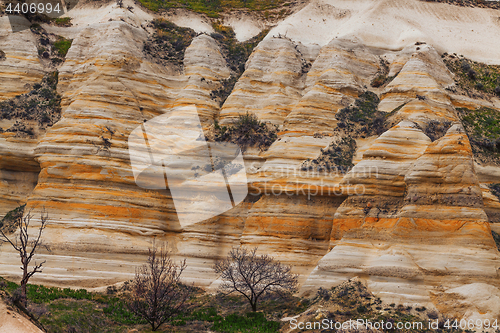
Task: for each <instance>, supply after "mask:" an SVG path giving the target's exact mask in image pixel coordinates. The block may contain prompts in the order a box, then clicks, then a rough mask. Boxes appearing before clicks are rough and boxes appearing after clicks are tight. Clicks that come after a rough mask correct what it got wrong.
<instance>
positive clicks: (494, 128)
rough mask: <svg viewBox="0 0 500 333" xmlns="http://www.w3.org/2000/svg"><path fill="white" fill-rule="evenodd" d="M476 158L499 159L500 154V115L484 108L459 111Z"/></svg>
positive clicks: (461, 109) (460, 109)
mask: <svg viewBox="0 0 500 333" xmlns="http://www.w3.org/2000/svg"><path fill="white" fill-rule="evenodd" d="M457 111H458V113H459V116H460V118H461V120H462V124H463V126H464V128H465V131H466V132H467V135H468V136H469V141H470V143H471V146H472V151H473V152H474V154H475V155H476V156H479V157H482V159H483V160H484V158H488V159H492V158H495V159H498V157H499V155H498V153H499V152H500V113H499V112H498V111H496V110H493V109H489V108H486V107H482V108H479V109H476V110H468V109H463V108H459V109H457Z"/></svg>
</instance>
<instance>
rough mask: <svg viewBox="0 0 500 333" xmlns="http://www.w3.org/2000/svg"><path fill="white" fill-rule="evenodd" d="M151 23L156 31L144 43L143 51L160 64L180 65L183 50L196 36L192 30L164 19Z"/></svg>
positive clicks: (182, 58)
mask: <svg viewBox="0 0 500 333" xmlns="http://www.w3.org/2000/svg"><path fill="white" fill-rule="evenodd" d="M152 24H153V26H154V27H155V29H156V32H155V33H154V34H153V36H152V37H150V38H149V39H148V40H147V41H146V42H145V43H144V47H143V50H144V52H145V53H146V54H148V55H150V56H151V57H153V58H154V59H155V60H156V61H157V62H159V63H161V64H164V65H165V64H167V63H170V64H172V63H173V64H175V65H177V66H179V67H182V65H183V60H184V52H185V51H186V48H187V47H188V46H189V45H190V44H191V41H192V40H193V38H194V37H195V36H196V33H195V32H194V30H193V29H189V28H182V27H179V26H177V25H175V24H174V23H172V22H170V21H167V20H164V19H155V20H153V21H152Z"/></svg>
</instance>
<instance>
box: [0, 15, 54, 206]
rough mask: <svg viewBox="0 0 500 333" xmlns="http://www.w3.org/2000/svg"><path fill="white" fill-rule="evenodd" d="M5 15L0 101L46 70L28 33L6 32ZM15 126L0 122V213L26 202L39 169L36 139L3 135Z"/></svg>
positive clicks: (0, 27)
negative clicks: (35, 154)
mask: <svg viewBox="0 0 500 333" xmlns="http://www.w3.org/2000/svg"><path fill="white" fill-rule="evenodd" d="M9 27H10V22H9V19H8V18H7V16H3V17H0V50H1V51H3V53H4V54H5V56H4V57H3V59H0V73H2V74H1V76H2V79H1V80H0V102H2V101H6V100H9V99H11V98H13V97H14V96H17V95H20V94H23V93H26V92H28V91H30V90H31V89H32V86H33V84H35V83H38V82H40V81H41V79H42V77H43V75H44V74H45V69H44V68H43V66H42V65H41V64H40V62H39V60H38V55H37V48H36V38H35V37H34V36H33V34H32V33H31V32H29V31H22V32H19V33H17V34H15V35H14V34H12V33H9V32H8V28H9ZM14 123H15V120H14V119H1V120H0V127H1V128H2V133H0V142H1V144H0V150H1V153H0V155H1V156H2V157H1V159H0V197H1V200H0V214H1V215H2V216H3V215H5V214H6V213H7V212H8V211H10V210H12V209H14V208H15V207H17V206H19V205H21V204H23V203H25V202H26V198H27V196H28V195H29V194H30V193H31V192H32V191H33V188H34V187H35V185H36V183H37V178H38V173H39V171H40V167H39V165H38V163H37V162H36V161H35V158H34V149H35V147H36V145H37V142H38V140H37V139H36V138H30V137H26V136H23V137H21V136H19V135H16V134H15V133H9V132H4V130H5V129H7V128H9V127H11V126H12V125H13V124H14Z"/></svg>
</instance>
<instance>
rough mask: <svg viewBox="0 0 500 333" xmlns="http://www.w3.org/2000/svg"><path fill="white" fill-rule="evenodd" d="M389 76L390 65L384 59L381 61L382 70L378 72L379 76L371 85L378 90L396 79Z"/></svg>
mask: <svg viewBox="0 0 500 333" xmlns="http://www.w3.org/2000/svg"><path fill="white" fill-rule="evenodd" d="M388 75H389V63H388V62H387V61H386V60H384V59H380V70H379V71H378V73H377V76H376V77H375V78H374V79H373V80H372V82H371V83H370V85H371V86H372V87H374V88H378V87H381V86H383V85H385V84H387V83H389V82H391V81H392V80H393V79H394V78H395V77H396V76H388Z"/></svg>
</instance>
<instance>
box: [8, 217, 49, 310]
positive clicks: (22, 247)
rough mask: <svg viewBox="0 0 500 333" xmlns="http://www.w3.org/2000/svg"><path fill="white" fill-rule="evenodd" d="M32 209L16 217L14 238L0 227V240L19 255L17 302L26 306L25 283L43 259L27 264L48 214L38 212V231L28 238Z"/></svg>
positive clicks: (37, 243)
mask: <svg viewBox="0 0 500 333" xmlns="http://www.w3.org/2000/svg"><path fill="white" fill-rule="evenodd" d="M32 211H33V209H30V210H29V211H28V213H27V214H26V215H25V216H24V217H23V216H22V215H20V216H18V217H17V220H16V222H15V223H16V224H17V228H16V229H19V234H18V235H15V238H14V239H10V238H9V237H7V235H5V233H4V232H3V231H2V230H1V229H0V242H4V243H9V244H10V245H11V246H12V247H13V248H14V250H16V251H17V252H18V253H19V256H20V257H21V270H22V271H23V278H22V280H21V294H20V299H19V303H20V304H21V305H23V306H24V307H26V305H27V300H26V285H27V284H28V281H29V279H30V278H31V277H32V276H33V275H34V274H35V273H39V272H41V271H42V265H43V264H44V263H45V260H44V261H42V262H41V263H39V264H37V263H36V261H35V266H34V267H32V269H31V270H30V269H29V265H30V262H31V260H32V259H33V257H34V256H35V254H36V250H37V249H38V248H39V247H40V246H43V245H42V240H41V237H42V232H43V230H44V229H45V227H46V226H47V221H48V219H49V216H48V214H47V212H46V211H45V209H44V210H42V212H41V213H40V226H39V227H38V232H37V233H36V234H35V238H31V239H30V235H29V234H28V228H29V226H30V222H31V219H32V218H33V215H32V214H31V212H32Z"/></svg>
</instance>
